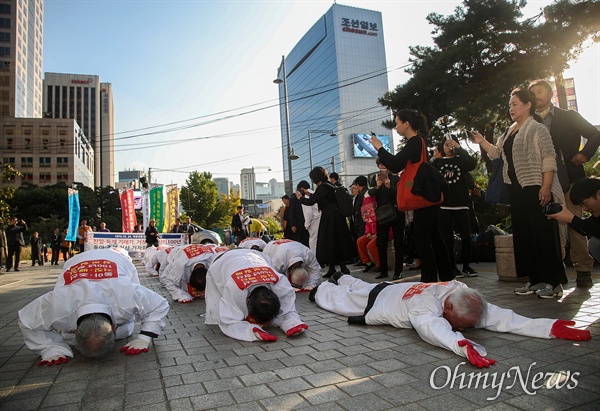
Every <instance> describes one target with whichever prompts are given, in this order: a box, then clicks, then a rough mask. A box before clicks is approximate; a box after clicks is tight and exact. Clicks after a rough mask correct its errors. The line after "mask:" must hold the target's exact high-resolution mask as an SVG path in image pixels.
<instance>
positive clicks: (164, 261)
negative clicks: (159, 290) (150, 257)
mask: <svg viewBox="0 0 600 411" xmlns="http://www.w3.org/2000/svg"><path fill="white" fill-rule="evenodd" d="M183 247H185V245H178V246H175V247H171V248H165V249H164V250H160V251H159V252H158V253H156V258H157V260H158V261H157V262H158V263H159V264H160V267H159V268H158V279H159V280H162V279H163V278H164V277H165V276H166V275H167V274H168V272H169V270H170V268H169V265H170V264H171V263H172V262H173V260H174V258H175V254H177V251H179V250H181V249H182V248H183Z"/></svg>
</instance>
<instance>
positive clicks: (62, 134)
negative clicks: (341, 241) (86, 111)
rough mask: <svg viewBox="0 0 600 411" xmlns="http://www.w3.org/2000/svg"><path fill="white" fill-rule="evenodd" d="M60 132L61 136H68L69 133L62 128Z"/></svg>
mask: <svg viewBox="0 0 600 411" xmlns="http://www.w3.org/2000/svg"><path fill="white" fill-rule="evenodd" d="M58 134H59V135H61V136H66V135H67V130H65V129H60V130H58Z"/></svg>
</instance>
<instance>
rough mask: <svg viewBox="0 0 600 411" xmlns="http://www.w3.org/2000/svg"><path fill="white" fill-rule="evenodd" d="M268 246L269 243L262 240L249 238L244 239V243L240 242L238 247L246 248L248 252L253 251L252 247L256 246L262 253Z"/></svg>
mask: <svg viewBox="0 0 600 411" xmlns="http://www.w3.org/2000/svg"><path fill="white" fill-rule="evenodd" d="M266 245H267V243H266V242H265V241H264V240H263V239H261V238H256V237H248V238H244V239H243V240H242V241H240V244H239V245H238V247H239V248H244V249H246V250H251V249H252V247H254V246H256V247H258V249H259V250H260V251H262V250H264V249H265V246H266Z"/></svg>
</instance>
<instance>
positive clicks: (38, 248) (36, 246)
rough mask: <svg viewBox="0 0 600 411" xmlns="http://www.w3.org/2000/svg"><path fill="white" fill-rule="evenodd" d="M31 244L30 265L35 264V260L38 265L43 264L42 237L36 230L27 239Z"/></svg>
mask: <svg viewBox="0 0 600 411" xmlns="http://www.w3.org/2000/svg"><path fill="white" fill-rule="evenodd" d="M29 242H30V244H31V266H32V267H33V266H35V263H36V262H37V263H38V265H39V266H42V265H44V259H43V258H42V247H43V244H42V239H41V238H40V236H39V234H38V232H37V231H36V232H35V233H33V235H32V236H31V239H30V240H29Z"/></svg>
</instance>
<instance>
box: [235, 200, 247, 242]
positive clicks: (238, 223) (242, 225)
mask: <svg viewBox="0 0 600 411" xmlns="http://www.w3.org/2000/svg"><path fill="white" fill-rule="evenodd" d="M249 220H250V218H249V217H248V216H245V215H244V207H242V206H238V207H237V213H235V214H234V215H233V217H232V218H231V234H232V235H233V237H234V239H235V245H239V244H240V241H242V240H243V239H244V238H246V237H247V236H248V230H247V227H248V222H249Z"/></svg>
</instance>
